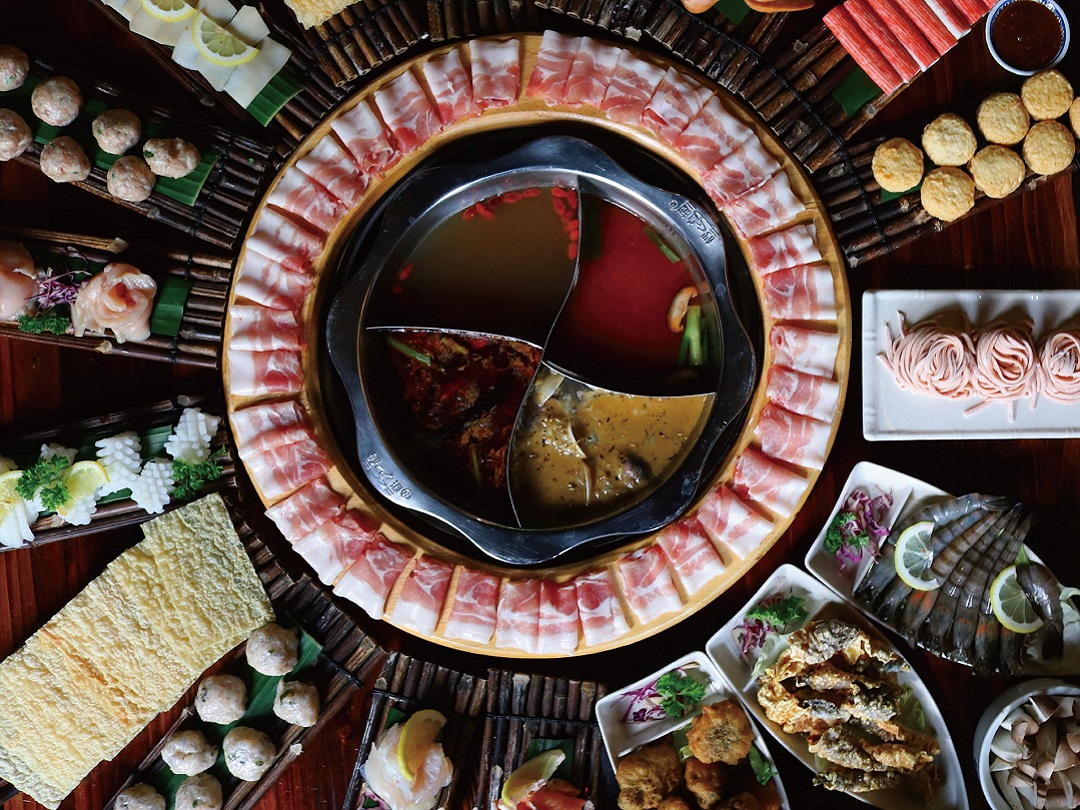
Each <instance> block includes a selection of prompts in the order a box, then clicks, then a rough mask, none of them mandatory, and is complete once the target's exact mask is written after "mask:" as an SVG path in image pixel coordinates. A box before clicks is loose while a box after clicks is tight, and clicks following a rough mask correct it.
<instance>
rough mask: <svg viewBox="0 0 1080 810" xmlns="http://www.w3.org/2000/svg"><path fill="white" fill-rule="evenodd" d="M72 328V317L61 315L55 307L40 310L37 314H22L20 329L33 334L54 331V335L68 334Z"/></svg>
mask: <svg viewBox="0 0 1080 810" xmlns="http://www.w3.org/2000/svg"><path fill="white" fill-rule="evenodd" d="M70 328H71V318H69V317H68V316H67V315H61V314H60V313H59V312H57V311H56V309H55V308H52V309H47V310H45V311H44V312H39V313H38V314H37V315H20V316H19V331H20V332H26V333H28V334H31V335H40V334H41V333H43V332H52V333H53V334H54V335H63V334H67V331H68V329H70Z"/></svg>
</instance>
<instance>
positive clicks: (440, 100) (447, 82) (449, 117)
mask: <svg viewBox="0 0 1080 810" xmlns="http://www.w3.org/2000/svg"><path fill="white" fill-rule="evenodd" d="M420 71H421V72H422V73H423V74H424V81H425V83H426V84H427V86H428V90H429V91H430V92H431V97H432V98H433V99H434V100H435V109H437V110H438V111H439V120H440V121H442V123H443V126H450V125H451V124H453V123H454V122H456V121H460V120H462V119H463V118H470V117H472V116H474V115H479V114H480V107H479V106H477V104H476V101H475V100H474V99H473V90H472V77H471V76H470V75H469V71H468V69H466V67H465V65H464V63H463V62H462V61H461V53H460V52H459V50H458V49H457V48H455V49H454V50H452V51H447V52H446V53H445V54H443V55H442V56H440V57H438V58H436V59H429V60H428V61H427V62H425V63H424V66H423V67H422V68H420Z"/></svg>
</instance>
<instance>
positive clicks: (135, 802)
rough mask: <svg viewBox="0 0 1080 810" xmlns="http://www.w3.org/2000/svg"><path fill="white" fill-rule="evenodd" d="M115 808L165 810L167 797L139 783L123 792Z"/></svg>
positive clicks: (117, 809) (117, 798)
mask: <svg viewBox="0 0 1080 810" xmlns="http://www.w3.org/2000/svg"><path fill="white" fill-rule="evenodd" d="M113 806H114V807H115V808H116V810H165V797H164V796H162V795H161V794H160V793H158V792H157V791H156V790H154V789H153V788H152V787H150V785H147V784H144V783H143V782H139V783H138V784H135V785H132V786H131V787H129V788H128V789H127V790H124V791H121V792H120V793H119V795H117V797H116V802H115V804H114V805H113Z"/></svg>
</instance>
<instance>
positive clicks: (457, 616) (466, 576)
mask: <svg viewBox="0 0 1080 810" xmlns="http://www.w3.org/2000/svg"><path fill="white" fill-rule="evenodd" d="M498 601H499V578H498V577H496V576H492V575H491V574H486V573H484V572H483V571H477V570H474V569H472V568H465V567H464V566H458V578H457V584H456V585H455V587H454V602H453V604H452V605H451V606H450V616H449V617H448V618H447V621H446V629H445V630H444V631H443V635H444V636H446V637H447V638H455V639H460V640H462V641H473V642H476V643H477V644H487V643H488V642H490V641H491V634H492V633H494V632H495V618H496V607H497V605H498Z"/></svg>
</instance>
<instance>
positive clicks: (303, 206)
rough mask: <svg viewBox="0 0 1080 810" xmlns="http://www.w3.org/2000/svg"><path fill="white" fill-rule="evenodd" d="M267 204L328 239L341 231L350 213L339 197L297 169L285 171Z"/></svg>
mask: <svg viewBox="0 0 1080 810" xmlns="http://www.w3.org/2000/svg"><path fill="white" fill-rule="evenodd" d="M267 202H268V203H269V204H270V205H271V206H273V207H274V208H277V209H279V210H281V211H284V212H285V213H286V214H289V215H291V216H292V218H293V219H295V220H296V221H297V222H300V223H303V225H304V226H305V227H310V228H311V229H312V230H317V231H318V232H319V233H321V234H322V235H323V236H324V237H325V236H326V235H327V234H328V233H330V231H332V230H334V228H336V227H337V224H338V223H339V222H340V221H341V219H342V217H344V216H345V214H346V213H347V212H348V210H349V209H348V208H346V207H345V204H344V203H343V202H341V200H339V199H338V198H337V197H336V196H335V195H333V194H331V193H330V192H329V191H327V190H326V189H325V188H323V187H322V186H320V185H319V184H318V183H313V182H311V178H310V177H308V176H307V175H306V174H304V173H303V172H302V171H300V170H299V169H297V168H296V167H295V166H290V167H289V168H288V169H286V170H285V174H284V175H282V177H281V179H280V180H279V181H278V183H277V185H276V186H274V190H273V191H271V192H270V196H269V197H268V198H267Z"/></svg>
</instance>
